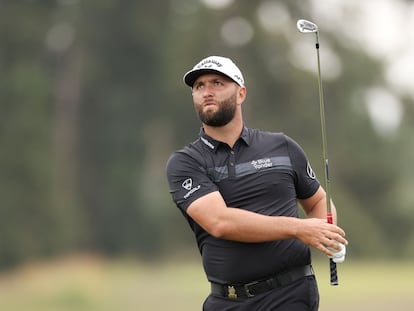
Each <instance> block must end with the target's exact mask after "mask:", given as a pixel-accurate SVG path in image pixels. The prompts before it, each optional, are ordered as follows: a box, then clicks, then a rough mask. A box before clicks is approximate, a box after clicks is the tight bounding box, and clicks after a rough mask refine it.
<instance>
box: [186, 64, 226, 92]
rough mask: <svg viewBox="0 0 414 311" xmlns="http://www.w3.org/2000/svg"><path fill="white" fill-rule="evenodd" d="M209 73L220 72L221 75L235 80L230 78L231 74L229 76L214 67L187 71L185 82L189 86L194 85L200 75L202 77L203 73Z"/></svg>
mask: <svg viewBox="0 0 414 311" xmlns="http://www.w3.org/2000/svg"><path fill="white" fill-rule="evenodd" d="M208 73H214V74H218V75H220V76H223V77H226V78H228V79H230V80H232V81H233V79H232V78H230V77H229V76H227V75H226V74H224V73H222V72H221V71H218V70H214V69H204V68H203V69H197V70H190V71H189V72H187V73H186V74H185V75H184V82H185V84H187V85H188V86H189V87H193V85H194V82H195V81H196V80H197V79H198V77H200V76H201V75H205V74H208Z"/></svg>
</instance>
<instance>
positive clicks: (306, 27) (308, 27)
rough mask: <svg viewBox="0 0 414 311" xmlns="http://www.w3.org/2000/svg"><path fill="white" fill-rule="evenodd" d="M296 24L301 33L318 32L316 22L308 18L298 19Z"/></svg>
mask: <svg viewBox="0 0 414 311" xmlns="http://www.w3.org/2000/svg"><path fill="white" fill-rule="evenodd" d="M296 26H297V28H298V30H299V32H301V33H310V32H318V26H317V25H316V24H315V23H312V22H310V21H307V20H306V19H300V20H298V22H297V23H296Z"/></svg>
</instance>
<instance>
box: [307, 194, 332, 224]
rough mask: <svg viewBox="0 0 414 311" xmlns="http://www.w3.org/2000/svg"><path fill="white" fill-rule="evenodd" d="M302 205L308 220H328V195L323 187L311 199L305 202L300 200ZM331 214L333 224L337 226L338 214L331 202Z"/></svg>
mask: <svg viewBox="0 0 414 311" xmlns="http://www.w3.org/2000/svg"><path fill="white" fill-rule="evenodd" d="M299 203H300V205H301V206H302V207H303V210H304V211H305V213H306V215H307V216H308V218H321V219H326V217H327V210H326V193H325V190H324V189H323V188H322V187H319V189H318V190H317V191H316V192H315V194H314V195H312V196H311V197H310V198H308V199H305V200H299ZM331 213H332V218H333V223H334V224H335V225H336V224H337V223H338V222H337V219H338V218H337V213H336V208H335V205H334V204H333V202H332V200H331Z"/></svg>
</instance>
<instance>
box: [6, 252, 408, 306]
mask: <svg viewBox="0 0 414 311" xmlns="http://www.w3.org/2000/svg"><path fill="white" fill-rule="evenodd" d="M314 266H315V270H316V273H317V277H318V281H319V289H320V295H321V306H320V311H328V310H335V311H344V310H364V311H371V310H372V311H374V310H375V311H382V310H409V309H412V308H413V306H414V297H413V294H412V284H411V280H413V279H414V269H412V262H409V261H406V262H400V261H393V262H389V261H372V262H369V261H352V260H349V259H348V262H346V263H345V264H341V265H338V273H339V281H340V285H339V286H335V287H332V286H330V285H329V275H328V274H329V268H328V262H327V261H317V262H316V263H315V264H314ZM208 291H209V285H208V283H207V281H206V279H205V276H204V273H203V271H202V268H201V263H200V261H199V260H198V259H196V260H189V261H183V260H182V259H181V260H177V259H175V260H171V261H169V262H151V263H149V262H142V261H138V260H116V261H109V260H106V259H102V258H98V257H93V256H81V257H71V258H64V259H60V260H55V261H53V262H46V263H45V262H44V263H32V264H27V265H25V266H22V267H20V268H18V269H16V270H14V271H7V272H3V273H2V274H0V302H1V310H4V311H23V310H24V311H72V310H73V311H75V310H76V311H82V310H88V311H98V310H99V311H107V310H108V311H109V310H111V311H112V310H123V311H129V310H131V311H132V310H134V311H136V310H142V311H147V310H148V311H153V310H156V311H158V310H171V311H174V310H177V311H178V310H180V311H186V310H201V305H202V302H203V301H204V298H205V296H206V295H207V294H208Z"/></svg>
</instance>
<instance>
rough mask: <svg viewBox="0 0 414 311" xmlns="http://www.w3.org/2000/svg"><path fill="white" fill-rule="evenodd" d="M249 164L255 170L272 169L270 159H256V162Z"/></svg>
mask: <svg viewBox="0 0 414 311" xmlns="http://www.w3.org/2000/svg"><path fill="white" fill-rule="evenodd" d="M251 164H252V165H253V167H254V168H255V169H257V170H260V169H262V168H267V167H272V166H273V162H272V160H271V159H269V158H267V159H258V160H253V161H252V162H251Z"/></svg>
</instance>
